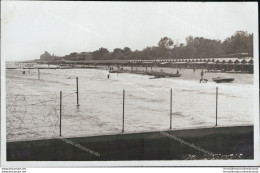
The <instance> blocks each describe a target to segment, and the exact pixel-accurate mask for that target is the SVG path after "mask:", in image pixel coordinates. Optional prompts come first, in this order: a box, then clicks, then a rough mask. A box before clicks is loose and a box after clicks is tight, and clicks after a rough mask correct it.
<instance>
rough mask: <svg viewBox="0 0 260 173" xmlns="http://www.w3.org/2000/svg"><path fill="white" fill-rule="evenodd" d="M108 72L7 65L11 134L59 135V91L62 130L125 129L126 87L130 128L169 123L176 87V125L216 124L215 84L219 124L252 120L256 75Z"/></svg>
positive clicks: (159, 126) (81, 133) (11, 136)
mask: <svg viewBox="0 0 260 173" xmlns="http://www.w3.org/2000/svg"><path fill="white" fill-rule="evenodd" d="M187 73H188V72H187ZM107 74H108V72H107V71H106V70H94V69H73V70H72V69H71V70H69V69H67V70H66V69H64V70H62V69H57V70H53V69H49V70H48V69H46V70H40V75H41V77H40V78H41V79H40V80H38V74H37V70H30V73H29V71H28V70H27V71H26V74H22V72H21V71H19V70H7V71H6V75H7V79H6V84H7V86H6V88H7V99H6V102H7V138H8V140H18V139H32V138H35V139H37V138H45V137H48V138H49V137H53V136H58V135H59V116H60V110H59V105H60V100H59V97H60V96H59V92H60V91H62V94H63V99H62V135H63V136H84V135H94V134H105V133H120V132H121V129H122V112H123V110H122V109H123V108H122V103H123V95H122V94H123V89H125V132H132V131H135V132H138V131H144V130H163V129H168V128H169V126H170V122H169V120H170V89H171V88H172V90H173V91H172V92H173V103H172V117H173V120H172V126H173V128H176V129H179V128H189V127H203V126H214V125H215V117H216V94H215V93H216V86H218V90H219V96H218V100H219V102H218V125H220V126H222V125H230V126H231V125H245V124H253V85H252V84H250V83H252V81H253V75H248V74H247V75H242V74H240V75H237V74H236V75H237V78H236V79H235V80H236V81H243V79H245V81H247V84H245V83H243V82H234V83H229V84H216V83H213V82H208V83H199V82H198V81H197V80H189V79H187V80H185V77H183V78H172V79H168V78H162V79H154V80H149V76H145V75H135V74H124V73H121V74H111V76H110V79H107ZM232 75H233V74H232ZM76 76H78V78H79V104H80V106H79V107H77V106H76V104H77V102H76V93H75V92H76V80H75V77H76ZM250 80H251V82H250ZM248 81H249V82H248Z"/></svg>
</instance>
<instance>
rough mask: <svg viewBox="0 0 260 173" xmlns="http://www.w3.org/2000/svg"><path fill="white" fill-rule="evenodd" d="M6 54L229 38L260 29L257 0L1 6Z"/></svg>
mask: <svg viewBox="0 0 260 173" xmlns="http://www.w3.org/2000/svg"><path fill="white" fill-rule="evenodd" d="M1 8H2V9H1V17H2V20H1V31H2V33H1V34H2V35H1V46H2V49H1V53H2V57H3V58H5V59H6V60H29V59H38V58H39V56H40V54H42V53H43V52H44V51H48V52H49V53H51V54H55V55H58V56H63V55H66V54H69V53H71V52H89V51H94V50H96V49H98V48H100V47H105V48H107V49H108V50H109V51H113V49H114V48H124V47H126V46H127V47H130V48H131V49H132V50H133V51H134V50H136V49H138V50H142V49H143V48H145V47H147V46H156V45H157V43H158V42H159V40H160V38H162V37H164V36H168V37H170V38H172V39H173V40H174V41H175V43H176V41H178V42H179V43H185V38H186V37H187V36H189V35H192V36H202V37H205V38H210V39H219V40H224V39H225V38H227V37H229V36H231V35H232V34H234V32H235V31H238V30H244V31H248V32H249V33H254V32H255V31H257V26H258V19H257V2H251V3H246V2H232V3H226V2H225V3H224V2H215V3H213V2H210V3H209V2H207V3H201V2H193V3H191V2H187V3H186V2H182V3H179V2H62V1H56V2H46V1H40V2H39V1H38V2H37V1H26V2H24V1H11V2H10V1H4V2H3V1H2V2H1Z"/></svg>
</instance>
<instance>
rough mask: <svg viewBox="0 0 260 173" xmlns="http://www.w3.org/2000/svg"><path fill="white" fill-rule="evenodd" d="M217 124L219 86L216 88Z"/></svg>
mask: <svg viewBox="0 0 260 173" xmlns="http://www.w3.org/2000/svg"><path fill="white" fill-rule="evenodd" d="M216 126H218V87H217V88H216Z"/></svg>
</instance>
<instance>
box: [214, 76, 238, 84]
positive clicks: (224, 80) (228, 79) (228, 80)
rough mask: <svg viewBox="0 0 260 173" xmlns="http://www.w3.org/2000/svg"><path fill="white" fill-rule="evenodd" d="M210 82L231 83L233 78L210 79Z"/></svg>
mask: <svg viewBox="0 0 260 173" xmlns="http://www.w3.org/2000/svg"><path fill="white" fill-rule="evenodd" d="M212 80H213V81H215V82H217V83H221V82H232V81H233V80H235V79H234V78H223V77H216V78H212Z"/></svg>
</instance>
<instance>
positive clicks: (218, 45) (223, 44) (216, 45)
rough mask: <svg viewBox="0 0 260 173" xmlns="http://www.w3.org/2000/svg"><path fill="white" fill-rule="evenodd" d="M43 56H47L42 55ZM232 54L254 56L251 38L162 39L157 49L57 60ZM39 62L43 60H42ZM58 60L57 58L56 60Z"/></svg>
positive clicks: (243, 34)
mask: <svg viewBox="0 0 260 173" xmlns="http://www.w3.org/2000/svg"><path fill="white" fill-rule="evenodd" d="M45 53H46V52H45ZM232 54H235V55H241V56H253V34H249V33H248V32H246V31H237V32H235V33H234V34H233V35H232V36H231V37H228V38H226V39H225V40H224V41H221V40H214V39H213V40H212V39H207V38H203V37H193V36H188V37H187V38H186V43H185V44H184V43H180V44H179V43H178V42H175V41H174V40H173V39H171V38H168V37H167V36H166V37H163V38H161V40H160V41H159V42H158V45H157V46H153V47H146V48H144V49H143V50H135V51H132V50H131V49H130V48H129V47H125V48H123V49H121V48H115V49H114V50H113V52H109V50H108V49H106V48H103V47H102V48H100V49H99V50H96V51H93V52H88V53H87V52H82V53H75V52H74V53H71V54H70V55H66V56H63V57H59V58H58V59H61V58H62V59H65V60H87V59H92V60H135V59H177V58H183V59H188V58H216V57H230V56H232ZM41 59H42V58H41ZM55 59H56V60H57V57H56V58H55Z"/></svg>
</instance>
